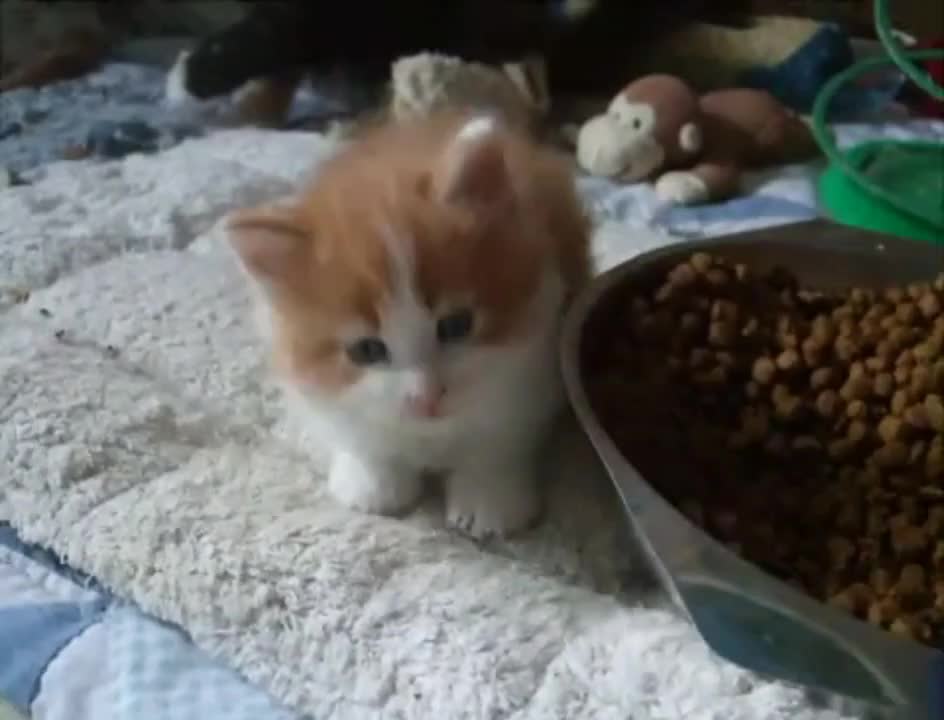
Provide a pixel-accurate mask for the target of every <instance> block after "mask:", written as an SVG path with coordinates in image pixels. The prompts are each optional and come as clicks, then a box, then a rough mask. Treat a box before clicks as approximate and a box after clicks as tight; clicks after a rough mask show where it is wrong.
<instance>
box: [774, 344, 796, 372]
mask: <svg viewBox="0 0 944 720" xmlns="http://www.w3.org/2000/svg"><path fill="white" fill-rule="evenodd" d="M776 364H777V367H778V368H779V369H780V370H783V371H784V372H789V371H790V370H793V369H795V368H796V367H797V366H798V365H799V364H800V355H799V353H797V351H796V350H792V349H788V350H784V351H783V352H782V353H780V354H779V355H778V356H777V360H776Z"/></svg>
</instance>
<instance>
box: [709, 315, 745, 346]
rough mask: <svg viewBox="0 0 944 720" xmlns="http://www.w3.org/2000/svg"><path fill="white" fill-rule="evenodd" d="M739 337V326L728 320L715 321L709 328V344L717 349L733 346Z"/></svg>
mask: <svg viewBox="0 0 944 720" xmlns="http://www.w3.org/2000/svg"><path fill="white" fill-rule="evenodd" d="M737 335H738V329H737V325H736V324H734V323H732V322H729V321H727V320H715V321H713V322H712V323H711V325H710V326H709V327H708V342H709V344H711V345H713V346H715V347H728V346H730V345H733V344H734V342H735V341H736V340H737Z"/></svg>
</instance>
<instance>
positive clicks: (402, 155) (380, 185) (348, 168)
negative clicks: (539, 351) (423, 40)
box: [229, 114, 590, 390]
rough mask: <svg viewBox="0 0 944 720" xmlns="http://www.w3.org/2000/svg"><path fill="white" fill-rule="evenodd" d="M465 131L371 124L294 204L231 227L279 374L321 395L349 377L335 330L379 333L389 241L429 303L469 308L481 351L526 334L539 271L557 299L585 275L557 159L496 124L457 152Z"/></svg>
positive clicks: (445, 123) (582, 227)
mask: <svg viewBox="0 0 944 720" xmlns="http://www.w3.org/2000/svg"><path fill="white" fill-rule="evenodd" d="M466 122H468V117H465V116H462V115H452V114H444V115H441V116H438V117H435V118H432V119H427V120H421V121H410V122H408V123H405V124H399V125H387V126H383V127H380V128H374V129H371V130H369V131H368V132H367V133H366V134H364V135H363V136H361V137H359V138H357V139H356V140H355V141H353V142H352V143H351V144H350V145H349V146H348V147H346V148H345V149H343V150H341V151H340V152H339V153H338V154H337V155H336V156H335V157H334V158H332V159H331V160H329V161H328V162H327V163H326V164H325V165H324V166H323V167H322V168H321V170H320V172H319V174H318V175H317V177H316V178H315V180H314V181H313V182H312V183H311V185H310V186H309V187H307V188H306V189H305V190H304V191H303V192H302V194H301V196H300V198H299V199H298V201H297V202H296V203H295V204H294V205H292V206H289V207H285V208H274V207H269V208H260V209H251V210H244V211H241V212H239V213H236V214H235V215H234V216H233V217H232V218H231V220H230V223H229V228H230V233H231V236H232V237H233V238H234V245H235V246H236V248H237V251H238V252H239V253H240V254H241V256H242V258H243V262H244V264H245V265H246V266H247V268H248V269H249V272H250V273H251V274H254V275H256V277H257V279H259V280H261V281H262V283H263V284H264V285H265V286H266V287H267V290H268V295H269V299H270V304H271V306H272V310H273V318H274V331H275V357H276V362H277V364H278V366H279V367H280V368H281V369H282V370H283V371H284V372H286V373H288V374H289V375H290V376H292V377H294V378H303V377H304V378H308V379H311V380H314V382H316V383H317V384H318V385H319V386H321V387H322V388H325V389H332V390H340V389H343V388H344V387H346V386H347V385H349V384H351V383H353V382H355V381H356V380H357V379H358V378H359V377H360V374H361V373H362V372H363V370H362V369H360V368H358V367H355V366H353V365H352V364H351V363H350V362H349V361H348V360H347V358H346V356H345V353H344V347H343V344H342V343H341V342H340V341H339V332H338V328H339V327H341V326H344V325H347V324H350V323H361V324H363V325H364V326H365V330H376V329H377V327H378V323H379V321H380V315H381V311H382V307H383V303H384V301H385V299H387V298H389V297H390V296H391V294H392V293H393V292H394V287H393V285H394V283H395V280H396V278H395V275H396V269H395V263H394V262H393V260H392V258H391V243H393V246H394V247H396V248H398V249H399V250H402V251H403V252H405V253H407V254H408V255H409V257H410V258H411V260H412V263H413V264H412V268H413V271H414V277H413V283H414V285H415V288H416V291H417V293H418V295H419V296H420V297H421V298H422V300H423V302H424V303H425V304H426V305H427V306H428V307H430V308H434V309H435V308H437V307H438V306H439V305H440V304H441V303H444V302H446V303H448V302H450V301H456V300H461V299H465V298H469V299H470V300H471V301H472V302H473V303H474V305H475V307H476V309H477V311H478V312H479V313H480V315H481V318H482V322H481V324H480V326H478V327H477V328H476V336H475V342H477V343H481V344H485V345H487V344H502V343H512V342H514V341H515V339H516V338H517V337H518V336H519V335H521V334H522V333H523V332H525V331H526V330H527V328H526V327H523V320H524V313H525V310H526V308H527V306H528V303H529V301H530V300H531V299H532V298H533V297H534V295H535V293H536V292H537V290H538V288H539V286H540V284H541V282H542V279H543V278H544V276H545V275H546V274H547V273H548V272H557V273H559V275H560V277H561V278H562V280H563V284H564V286H565V290H566V291H567V292H568V293H569V294H572V293H573V292H574V291H576V290H577V289H579V287H580V286H581V285H582V284H583V283H584V282H585V281H586V280H587V278H588V276H589V273H590V262H589V252H588V223H587V220H586V218H585V215H584V212H583V209H582V207H581V204H580V201H579V198H578V197H577V194H576V191H575V186H574V180H573V174H572V171H571V168H570V165H569V162H568V161H566V160H565V159H563V158H562V157H561V156H558V155H557V154H556V153H555V152H553V151H551V150H549V149H546V148H543V147H540V146H538V145H537V144H535V143H534V142H533V141H532V140H530V139H529V138H527V137H525V136H524V135H521V134H519V133H518V132H517V131H514V130H512V129H510V128H502V127H498V128H497V129H495V130H494V131H493V132H492V133H491V134H490V137H489V138H488V139H487V140H485V141H483V143H479V144H478V145H475V146H474V148H473V149H472V150H470V151H469V152H471V153H474V156H467V155H463V154H462V152H461V151H456V147H457V145H456V142H455V138H456V133H457V131H458V130H459V129H460V128H461V127H463V125H464V123H466ZM456 152H458V153H459V154H458V156H457V155H456ZM457 177H458V179H457ZM456 183H457V184H456ZM454 185H455V187H453V186H454Z"/></svg>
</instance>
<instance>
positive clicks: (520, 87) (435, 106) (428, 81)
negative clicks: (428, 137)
mask: <svg viewBox="0 0 944 720" xmlns="http://www.w3.org/2000/svg"><path fill="white" fill-rule="evenodd" d="M549 104H550V103H549V100H548V97H547V84H546V78H545V77H544V72H543V66H542V65H541V64H540V62H539V61H537V60H535V59H529V60H527V61H524V62H522V63H514V64H512V63H509V64H507V65H504V66H502V67H498V66H492V65H485V64H482V63H477V62H466V61H464V60H460V59H459V58H456V57H452V56H449V55H442V54H439V53H419V54H417V55H410V56H407V57H404V58H401V59H399V60H397V61H395V62H394V63H393V66H392V68H391V102H390V110H391V113H392V115H393V117H394V118H396V119H398V120H402V119H407V118H414V117H423V116H426V115H428V114H430V113H433V112H436V111H437V110H439V109H441V108H444V107H450V108H456V107H460V108H470V109H472V108H475V109H487V110H491V111H492V112H495V113H497V114H499V115H501V116H502V117H504V118H505V119H506V120H507V121H509V122H511V123H515V124H517V123H520V124H522V125H525V126H528V125H531V124H532V123H534V122H535V121H536V120H537V119H538V118H539V117H540V116H541V115H543V114H544V113H545V112H546V111H547V108H548V106H549Z"/></svg>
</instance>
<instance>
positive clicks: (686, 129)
mask: <svg viewBox="0 0 944 720" xmlns="http://www.w3.org/2000/svg"><path fill="white" fill-rule="evenodd" d="M678 142H679V147H680V148H682V150H684V151H685V152H687V153H691V154H694V153H697V152H701V149H702V146H703V143H704V139H703V138H702V133H701V127H699V125H698V124H697V123H694V122H687V123H685V124H684V125H682V129H681V130H679V137H678Z"/></svg>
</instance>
